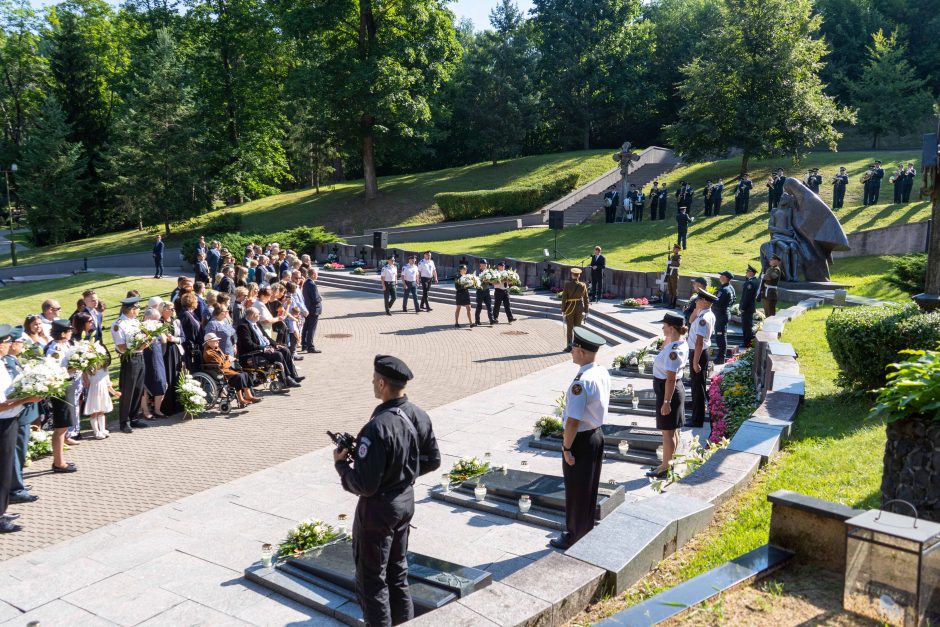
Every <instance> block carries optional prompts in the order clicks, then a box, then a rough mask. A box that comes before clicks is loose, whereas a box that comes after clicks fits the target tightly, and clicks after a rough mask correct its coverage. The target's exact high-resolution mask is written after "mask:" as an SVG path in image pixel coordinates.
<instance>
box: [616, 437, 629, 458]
mask: <svg viewBox="0 0 940 627" xmlns="http://www.w3.org/2000/svg"><path fill="white" fill-rule="evenodd" d="M617 450H618V452H619V453H620V454H621V455H626V454H627V453H628V452H629V451H630V443H629V442H627V441H626V440H620V441H619V442H617Z"/></svg>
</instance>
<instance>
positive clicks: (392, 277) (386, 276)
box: [382, 264, 398, 283]
mask: <svg viewBox="0 0 940 627" xmlns="http://www.w3.org/2000/svg"><path fill="white" fill-rule="evenodd" d="M382 280H383V281H385V282H386V283H394V282H395V281H397V280H398V266H393V265H391V264H386V265H385V267H383V268H382Z"/></svg>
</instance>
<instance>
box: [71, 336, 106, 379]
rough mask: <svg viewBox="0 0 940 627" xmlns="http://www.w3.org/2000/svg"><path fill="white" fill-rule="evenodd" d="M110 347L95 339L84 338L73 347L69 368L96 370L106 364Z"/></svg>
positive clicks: (83, 370)
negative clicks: (107, 347)
mask: <svg viewBox="0 0 940 627" xmlns="http://www.w3.org/2000/svg"><path fill="white" fill-rule="evenodd" d="M107 356H108V349H106V348H105V347H104V346H102V345H101V344H100V343H98V342H97V341H95V340H82V341H80V342H78V343H77V344H76V345H75V346H73V347H72V355H71V356H70V357H69V365H68V367H69V370H77V371H78V372H94V371H95V370H97V369H98V368H101V366H102V365H103V364H104V361H105V359H106V358H107Z"/></svg>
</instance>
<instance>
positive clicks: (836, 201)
mask: <svg viewBox="0 0 940 627" xmlns="http://www.w3.org/2000/svg"><path fill="white" fill-rule="evenodd" d="M844 202H845V187H842V188H841V189H835V190H833V192H832V208H833V209H841V208H842V204H843V203H844Z"/></svg>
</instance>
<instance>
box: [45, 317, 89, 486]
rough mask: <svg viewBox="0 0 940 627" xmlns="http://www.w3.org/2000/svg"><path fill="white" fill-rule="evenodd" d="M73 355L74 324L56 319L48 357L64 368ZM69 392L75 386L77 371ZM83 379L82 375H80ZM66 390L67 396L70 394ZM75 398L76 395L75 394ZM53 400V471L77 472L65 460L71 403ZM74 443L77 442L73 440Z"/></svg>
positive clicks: (47, 348) (73, 465) (48, 345)
mask: <svg viewBox="0 0 940 627" xmlns="http://www.w3.org/2000/svg"><path fill="white" fill-rule="evenodd" d="M71 355H72V326H71V325H70V324H69V321H68V320H55V321H53V323H52V341H51V342H49V344H47V345H46V357H52V358H53V359H55V360H56V361H57V362H58V363H59V365H61V366H62V367H63V368H65V367H66V366H68V363H69V357H71ZM69 374H70V375H72V383H71V385H70V386H69V392H70V391H71V390H72V388H73V387H74V386H75V380H76V378H75V376H74V374H75V373H72V372H70V373H69ZM78 381H79V382H80V381H81V377H78ZM69 392H66V396H68V395H69ZM73 398H74V395H73ZM51 402H52V472H75V471H76V470H77V468H76V467H75V464H73V463H71V462H69V463H66V462H65V440H66V438H65V434H66V432H67V431H68V430H69V427H71V426H72V412H71V411H70V410H71V408H72V407H71V405H70V404H69V403H68V402H66V400H65V399H64V398H53V399H51ZM72 444H75V442H74V441H72Z"/></svg>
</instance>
